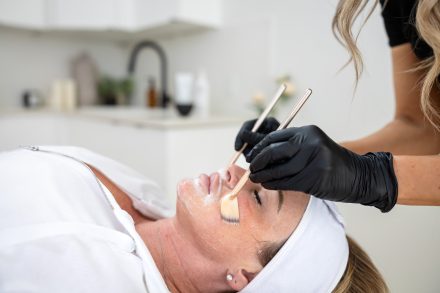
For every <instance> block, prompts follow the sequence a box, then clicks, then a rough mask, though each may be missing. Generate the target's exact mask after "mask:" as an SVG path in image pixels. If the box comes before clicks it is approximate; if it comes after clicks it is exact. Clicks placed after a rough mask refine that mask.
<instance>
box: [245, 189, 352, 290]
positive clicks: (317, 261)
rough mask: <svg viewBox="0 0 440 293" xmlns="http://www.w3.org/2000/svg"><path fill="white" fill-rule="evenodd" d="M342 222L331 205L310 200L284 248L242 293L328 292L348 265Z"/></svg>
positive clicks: (316, 199)
mask: <svg viewBox="0 0 440 293" xmlns="http://www.w3.org/2000/svg"><path fill="white" fill-rule="evenodd" d="M348 253H349V250H348V242H347V238H346V234H345V229H344V222H343V220H342V217H341V215H340V214H339V213H338V211H337V209H336V206H335V205H334V203H332V202H327V201H324V200H321V199H318V198H316V197H313V196H311V197H310V200H309V203H308V205H307V208H306V211H305V213H304V215H303V217H302V219H301V221H300V223H299V225H298V226H297V228H296V229H295V231H294V232H293V233H292V234H291V235H290V237H289V239H288V240H287V241H286V243H285V244H284V246H283V247H282V248H281V249H280V251H279V252H278V253H277V254H276V255H275V257H274V258H273V259H272V260H271V261H270V262H269V263H268V264H267V265H266V266H265V267H264V268H263V270H262V271H261V272H260V273H259V274H258V275H257V276H256V277H255V278H254V279H253V280H252V281H251V282H250V283H249V285H248V286H246V287H245V288H244V289H243V290H242V291H240V292H243V293H249V292H258V293H266V292H267V293H269V292H289V293H290V292H292V293H315V292H316V293H327V292H332V291H333V289H334V288H335V287H336V285H337V284H338V282H339V280H340V279H341V277H342V275H343V273H344V271H345V268H346V266H347V261H348Z"/></svg>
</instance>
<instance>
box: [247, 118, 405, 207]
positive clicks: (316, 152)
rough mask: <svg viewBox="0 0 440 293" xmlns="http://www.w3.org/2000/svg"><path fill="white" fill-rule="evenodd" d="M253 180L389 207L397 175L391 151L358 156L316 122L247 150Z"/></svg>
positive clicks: (393, 199)
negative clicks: (331, 136) (332, 138)
mask: <svg viewBox="0 0 440 293" xmlns="http://www.w3.org/2000/svg"><path fill="white" fill-rule="evenodd" d="M247 160H248V162H249V161H250V162H251V164H250V170H251V175H250V179H251V180H252V181H253V182H257V183H262V185H263V186H264V187H265V188H268V189H276V190H296V191H302V192H305V193H308V194H312V195H314V196H316V197H319V198H322V199H326V200H332V201H340V202H350V203H360V204H363V205H370V206H375V207H377V208H378V209H380V210H381V211H382V212H388V211H390V210H391V209H392V208H393V207H394V205H395V204H396V201H397V179H396V176H395V174H394V168H393V156H392V155H391V154H390V153H383V152H379V153H367V154H365V155H358V154H355V153H353V152H351V151H349V150H347V149H345V148H343V147H342V146H340V145H338V144H337V143H336V142H334V141H333V140H331V139H330V138H329V137H328V136H327V135H326V134H325V133H324V132H323V131H322V130H321V129H319V128H318V127H316V126H305V127H299V128H296V127H293V128H287V129H284V130H279V131H275V132H272V133H270V134H268V135H267V136H266V137H265V138H264V139H263V140H262V141H260V142H259V143H258V144H257V145H256V146H255V147H254V148H253V149H252V151H251V152H250V153H249V154H248V156H247Z"/></svg>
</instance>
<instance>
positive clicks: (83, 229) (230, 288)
mask: <svg viewBox="0 0 440 293" xmlns="http://www.w3.org/2000/svg"><path fill="white" fill-rule="evenodd" d="M243 172H244V170H243V169H241V168H239V167H236V166H234V167H231V168H229V169H228V170H226V171H225V172H220V173H219V172H217V173H213V174H211V175H210V176H207V175H201V176H200V177H198V178H195V179H186V180H182V181H181V182H180V183H179V185H178V188H177V204H176V213H175V216H172V215H173V214H174V212H173V209H170V208H169V206H167V205H166V204H165V203H164V202H163V201H162V198H163V196H162V195H161V194H160V193H159V192H158V189H157V187H156V185H155V184H154V183H152V182H150V181H148V180H146V179H145V178H143V177H142V176H141V175H140V174H138V173H136V172H135V171H133V170H131V169H129V168H128V167H126V166H124V165H122V164H120V163H118V162H115V161H113V160H111V159H109V158H106V157H104V156H101V155H98V154H96V153H93V152H91V151H88V150H85V149H82V148H76V147H49V146H47V147H29V148H21V149H17V150H13V151H8V152H3V153H0V175H1V176H0V214H1V216H0V292H3V293H5V292H106V293H109V292H150V293H156V292H236V291H240V292H301V293H307V292H387V288H386V285H385V283H384V281H383V279H382V277H381V275H380V274H379V272H378V271H377V269H376V268H375V267H374V265H373V264H372V262H371V260H370V259H369V257H368V256H367V255H366V254H365V252H364V251H362V249H361V248H360V247H359V246H358V245H357V244H356V243H355V242H353V240H351V239H350V238H348V237H347V236H346V234H345V231H344V225H343V223H342V219H341V216H340V215H339V214H338V212H337V210H336V208H335V206H334V205H333V204H332V203H329V202H325V201H323V200H320V199H317V198H314V197H313V196H308V195H306V194H303V193H296V192H290V191H289V192H286V191H283V192H279V191H269V190H265V189H264V188H262V187H261V186H260V185H257V184H253V183H252V182H250V181H249V182H248V183H247V185H245V187H244V188H243V189H242V191H241V192H240V194H239V196H238V202H239V209H240V224H239V225H234V224H229V223H226V222H224V221H222V220H221V217H220V207H219V199H220V198H221V196H222V195H224V194H225V193H227V192H229V191H231V189H232V188H233V187H234V185H235V183H236V182H237V181H238V179H239V178H240V177H241V175H242V174H243Z"/></svg>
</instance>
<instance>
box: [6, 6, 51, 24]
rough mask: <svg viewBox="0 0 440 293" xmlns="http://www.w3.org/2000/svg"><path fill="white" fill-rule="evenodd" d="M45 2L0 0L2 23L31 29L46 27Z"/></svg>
mask: <svg viewBox="0 0 440 293" xmlns="http://www.w3.org/2000/svg"><path fill="white" fill-rule="evenodd" d="M45 2H46V1H45V0H32V1H29V0H0V23H2V24H5V25H8V26H15V27H22V28H29V29H42V28H44V27H45V4H46V3H45Z"/></svg>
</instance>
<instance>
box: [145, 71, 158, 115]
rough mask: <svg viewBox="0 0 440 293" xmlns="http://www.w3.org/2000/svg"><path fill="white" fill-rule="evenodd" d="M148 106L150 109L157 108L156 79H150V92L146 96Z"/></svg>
mask: <svg viewBox="0 0 440 293" xmlns="http://www.w3.org/2000/svg"><path fill="white" fill-rule="evenodd" d="M146 96H147V97H146V98H147V105H148V107H149V108H154V107H156V106H157V91H156V82H155V80H154V78H152V77H150V78H149V79H148V90H147V94H146Z"/></svg>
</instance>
